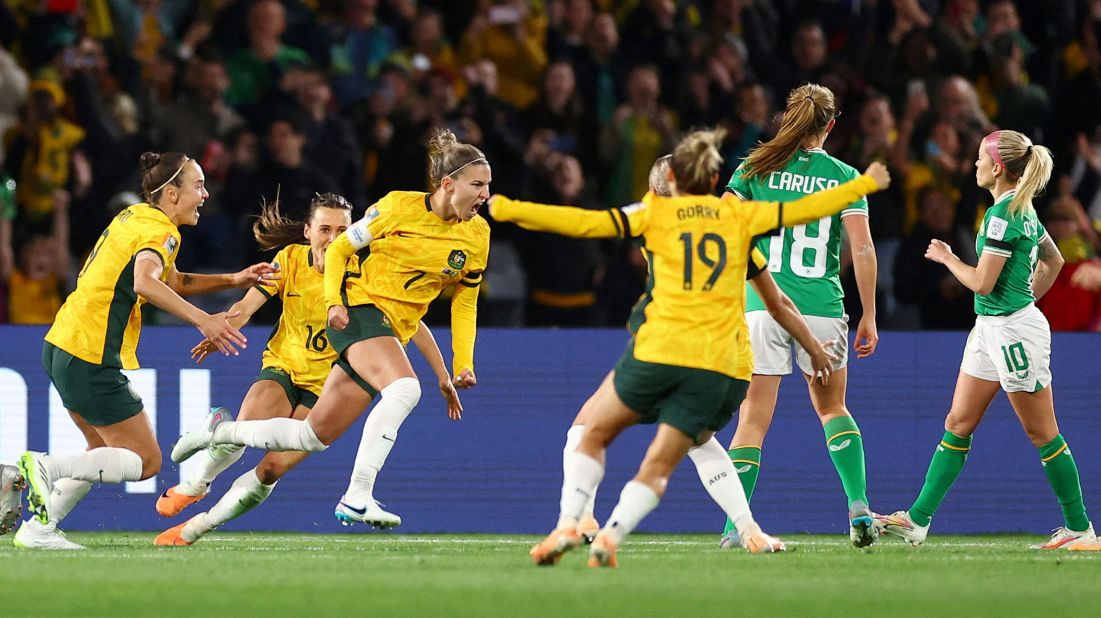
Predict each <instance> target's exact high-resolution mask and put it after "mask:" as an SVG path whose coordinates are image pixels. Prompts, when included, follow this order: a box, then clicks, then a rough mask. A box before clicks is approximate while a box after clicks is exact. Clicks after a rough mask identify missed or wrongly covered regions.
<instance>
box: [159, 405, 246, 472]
mask: <svg viewBox="0 0 1101 618" xmlns="http://www.w3.org/2000/svg"><path fill="white" fill-rule="evenodd" d="M231 420H233V413H232V412H230V411H229V410H227V409H225V408H211V409H210V414H209V415H207V423H206V425H205V426H204V427H203V428H202V429H196V430H195V431H189V432H187V433H185V434H184V435H182V436H180V439H179V440H178V441H177V442H176V444H175V446H173V447H172V461H174V462H176V463H180V462H183V461H187V460H188V459H190V458H191V456H192V455H194V454H195V453H198V452H199V451H201V450H203V449H204V448H207V447H209V446H210V443H211V442H212V441H213V440H214V428H215V427H217V426H218V425H221V424H222V423H224V422H226V421H231Z"/></svg>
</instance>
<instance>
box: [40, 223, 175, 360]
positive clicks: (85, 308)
mask: <svg viewBox="0 0 1101 618" xmlns="http://www.w3.org/2000/svg"><path fill="white" fill-rule="evenodd" d="M179 247H180V232H179V230H178V229H176V226H175V225H173V224H172V221H171V220H169V218H168V215H166V214H164V212H162V211H161V210H160V209H158V208H155V207H153V206H150V205H149V204H135V205H133V206H130V207H129V208H127V209H125V210H123V211H122V212H120V213H119V214H118V215H117V216H116V217H115V218H114V220H112V221H111V224H110V225H108V226H107V229H106V230H104V231H103V234H102V235H100V237H99V241H98V242H96V245H95V247H94V248H93V249H92V253H91V254H90V255H89V256H88V259H87V261H85V263H84V267H83V268H82V269H81V270H80V273H79V274H78V275H77V280H76V281H77V283H76V290H74V291H73V293H72V294H70V295H69V298H67V299H66V300H65V304H63V305H62V306H61V310H60V311H58V312H57V318H56V319H55V320H54V324H53V327H51V328H50V330H49V332H48V333H46V341H49V342H50V343H52V344H54V345H55V346H57V347H58V348H60V349H62V350H64V351H66V352H68V353H69V354H72V355H73V356H75V357H77V358H79V359H81V360H83V361H87V362H89V363H94V364H101V365H107V366H109V367H121V368H123V369H137V368H138V358H137V347H138V337H139V336H140V335H141V305H142V304H144V303H145V299H143V298H141V297H140V296H138V295H137V293H135V292H134V258H135V256H137V254H138V252H140V251H146V250H149V251H153V252H155V253H156V254H157V255H158V256H160V258H161V261H162V262H163V263H164V270H163V271H162V273H161V280H162V281H166V280H167V279H168V274H169V272H171V270H172V268H173V266H174V264H175V262H176V254H177V252H178V249H179Z"/></svg>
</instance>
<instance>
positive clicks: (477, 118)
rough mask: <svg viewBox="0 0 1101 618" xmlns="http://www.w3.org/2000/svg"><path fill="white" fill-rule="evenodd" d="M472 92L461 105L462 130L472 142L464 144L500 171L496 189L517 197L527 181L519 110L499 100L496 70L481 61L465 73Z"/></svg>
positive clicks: (496, 179) (486, 61)
mask: <svg viewBox="0 0 1101 618" xmlns="http://www.w3.org/2000/svg"><path fill="white" fill-rule="evenodd" d="M463 75H465V76H466V81H467V83H469V84H470V89H469V91H468V92H467V97H466V100H465V101H463V102H462V105H461V108H460V109H461V113H462V116H463V119H462V120H461V121H460V126H459V128H461V129H462V130H463V131H464V132H465V133H466V135H467V136H468V137H469V138H470V139H467V140H465V141H466V142H467V143H469V144H473V145H475V146H478V147H479V148H481V149H482V152H484V153H485V155H486V157H487V158H488V159H489V160H490V161H493V162H494V163H493V167H494V169H495V170H498V171H499V172H500V173H498V174H497V175H496V176H495V178H494V187H495V188H496V190H498V191H501V192H508V193H513V194H517V191H518V190H519V189H521V188H522V185H521V184H520V181H521V179H522V178H523V177H524V170H523V169H522V163H521V157H522V156H523V152H524V128H523V121H522V120H521V118H520V114H519V112H517V110H516V108H514V107H512V106H511V105H509V104H508V103H507V102H505V101H504V100H502V99H501V98H500V97H499V96H498V91H499V87H500V82H499V81H498V77H497V66H496V65H494V64H493V63H492V62H490V61H489V60H481V61H478V62H476V63H474V64H473V65H470V66H467V67H466V69H465V70H464V72H463ZM456 135H457V133H456Z"/></svg>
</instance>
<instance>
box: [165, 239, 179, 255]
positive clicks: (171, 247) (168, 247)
mask: <svg viewBox="0 0 1101 618" xmlns="http://www.w3.org/2000/svg"><path fill="white" fill-rule="evenodd" d="M179 244H180V243H179V242H178V241H177V240H176V237H175V236H173V235H171V234H168V235H166V236H165V237H164V250H165V251H167V252H168V255H172V254H173V253H175V251H176V247H177V246H179Z"/></svg>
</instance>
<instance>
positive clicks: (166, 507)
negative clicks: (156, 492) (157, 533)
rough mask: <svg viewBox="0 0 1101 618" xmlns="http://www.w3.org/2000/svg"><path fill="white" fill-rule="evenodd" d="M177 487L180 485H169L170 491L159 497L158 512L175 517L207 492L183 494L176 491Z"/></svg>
mask: <svg viewBox="0 0 1101 618" xmlns="http://www.w3.org/2000/svg"><path fill="white" fill-rule="evenodd" d="M177 487H179V485H176V487H169V488H168V491H166V492H164V493H163V494H161V497H160V498H157V512H158V513H160V514H161V515H163V516H165V517H175V516H177V515H179V514H180V513H181V512H182V511H183V510H184V509H186V508H187V507H189V506H191V505H192V504H195V503H196V502H198V501H199V500H202V499H203V498H205V497H206V492H204V493H201V494H199V495H197V496H188V495H187V494H181V493H180V492H178V491H176V488H177Z"/></svg>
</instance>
